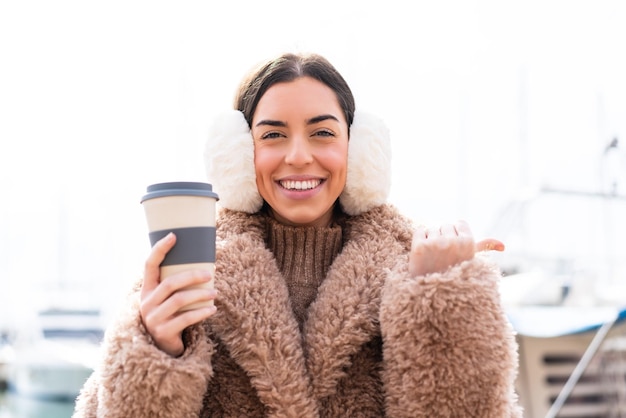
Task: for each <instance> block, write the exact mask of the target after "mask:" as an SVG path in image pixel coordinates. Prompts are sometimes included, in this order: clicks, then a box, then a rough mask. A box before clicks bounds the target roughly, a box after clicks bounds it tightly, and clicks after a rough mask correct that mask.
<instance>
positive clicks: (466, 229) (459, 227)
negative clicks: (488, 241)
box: [454, 219, 474, 237]
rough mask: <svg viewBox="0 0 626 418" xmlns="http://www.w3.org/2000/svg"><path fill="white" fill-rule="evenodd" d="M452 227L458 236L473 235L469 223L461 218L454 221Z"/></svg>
mask: <svg viewBox="0 0 626 418" xmlns="http://www.w3.org/2000/svg"><path fill="white" fill-rule="evenodd" d="M454 228H455V229H456V232H457V234H458V235H459V236H466V237H473V236H474V234H473V233H472V229H471V228H470V226H469V224H468V223H467V222H465V221H464V220H462V219H461V220H458V221H456V223H455V224H454Z"/></svg>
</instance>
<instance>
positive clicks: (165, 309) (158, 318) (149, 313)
mask: <svg viewBox="0 0 626 418" xmlns="http://www.w3.org/2000/svg"><path fill="white" fill-rule="evenodd" d="M203 285H206V283H203ZM155 293H156V292H154V293H152V294H150V295H149V296H148V298H147V299H146V300H144V301H143V302H142V306H141V308H142V311H145V312H146V317H145V318H144V319H145V322H146V325H147V326H148V327H149V329H150V327H155V328H156V327H159V326H160V325H161V324H163V323H165V322H168V321H171V319H172V318H173V317H175V316H176V315H177V314H179V313H180V312H181V311H182V310H183V308H184V307H186V306H188V305H191V304H201V305H202V306H206V305H207V302H211V301H214V300H215V298H216V296H217V291H216V290H215V289H213V288H210V287H206V286H202V287H198V286H196V287H191V288H186V289H183V290H179V291H177V292H175V293H171V294H170V296H169V297H168V298H166V299H165V300H163V301H162V302H158V301H155V300H154V299H156V295H155ZM148 307H152V308H151V309H148Z"/></svg>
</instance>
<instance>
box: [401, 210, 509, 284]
mask: <svg viewBox="0 0 626 418" xmlns="http://www.w3.org/2000/svg"><path fill="white" fill-rule="evenodd" d="M489 250H495V251H504V244H503V243H502V242H500V241H498V240H496V239H493V238H489V239H485V240H482V241H479V242H475V241H474V236H473V235H472V231H471V230H470V228H469V225H468V224H467V223H466V222H465V221H458V222H457V223H455V224H448V225H443V226H441V227H440V228H426V227H424V226H420V227H418V228H417V229H416V230H415V233H414V234H413V242H412V244H411V253H410V254H409V274H411V276H412V277H416V276H423V275H426V274H429V273H438V272H443V271H445V270H447V269H448V268H449V267H451V266H454V265H456V264H459V263H461V262H463V261H466V260H470V259H472V258H473V257H474V254H476V253H477V252H479V251H489Z"/></svg>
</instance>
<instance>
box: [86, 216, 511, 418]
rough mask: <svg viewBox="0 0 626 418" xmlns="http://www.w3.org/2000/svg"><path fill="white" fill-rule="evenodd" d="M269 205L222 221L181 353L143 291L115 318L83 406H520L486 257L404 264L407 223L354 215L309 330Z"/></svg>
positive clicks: (207, 411)
mask: <svg viewBox="0 0 626 418" xmlns="http://www.w3.org/2000/svg"><path fill="white" fill-rule="evenodd" d="M265 223H266V220H265V218H264V216H263V215H260V214H252V215H249V214H245V213H243V212H235V211H229V210H224V211H222V212H221V214H220V217H219V221H218V232H217V235H218V252H217V259H216V280H215V286H216V288H217V289H218V291H219V296H218V299H217V300H216V306H217V308H218V309H217V313H216V314H215V315H214V316H212V317H211V318H209V319H207V320H206V321H204V322H203V323H201V324H197V325H195V326H192V327H189V328H188V329H187V330H186V331H185V333H184V341H185V346H186V349H185V352H184V353H183V355H182V356H181V357H178V358H173V357H170V356H169V355H167V354H166V353H164V352H162V351H160V350H159V349H158V348H156V346H155V345H154V344H153V342H152V341H151V338H150V336H149V335H148V334H147V332H146V330H145V328H144V327H143V325H142V321H141V318H140V316H139V308H138V304H139V291H138V289H135V291H134V292H133V293H132V294H131V298H130V302H129V303H128V304H127V305H126V306H127V308H126V309H125V311H124V312H122V313H121V315H120V317H119V318H118V319H117V321H115V322H114V324H112V326H111V327H110V328H109V329H108V330H107V334H106V338H105V342H104V344H103V347H102V348H103V358H102V361H101V364H99V366H98V367H97V368H96V370H95V371H94V373H93V375H92V376H91V377H90V379H89V380H88V381H87V382H86V384H85V386H84V388H83V390H82V392H81V394H80V396H79V398H78V400H77V403H76V410H75V414H74V417H75V418H81V417H107V418H115V417H120V418H121V417H123V418H130V417H133V418H140V417H151V418H154V417H168V418H172V417H271V418H282V417H302V418H309V417H311V418H313V417H315V418H317V417H320V418H321V417H332V418H339V417H393V418H400V417H413V418H415V417H429V418H434V417H479V418H511V417H521V410H520V408H519V407H518V405H517V400H516V396H515V393H514V379H515V377H516V367H517V352H516V345H515V340H514V336H513V332H512V329H511V327H510V325H509V323H508V321H507V319H506V317H505V314H504V312H503V310H502V308H501V305H500V301H499V294H498V280H499V279H500V273H499V271H498V269H497V268H496V267H495V265H493V264H492V263H491V262H490V261H488V260H487V258H485V257H483V256H480V255H477V256H476V257H475V258H474V259H472V260H469V261H466V262H463V263H461V264H459V265H456V266H453V267H451V268H450V269H448V270H447V271H446V272H444V273H433V274H429V275H427V276H422V277H414V278H412V277H410V276H409V275H408V267H407V262H408V252H409V249H410V245H411V239H412V233H413V230H412V227H411V224H410V222H409V221H408V220H407V219H405V218H404V217H402V216H401V215H400V214H399V213H398V212H397V211H396V210H395V209H394V208H393V207H391V206H388V205H383V206H380V207H377V208H374V209H372V210H370V211H368V212H366V213H364V214H361V215H357V216H353V217H347V219H346V220H345V224H344V226H343V230H344V232H343V240H344V245H343V249H342V251H341V253H340V254H339V255H338V256H337V257H336V259H335V260H334V262H333V264H332V266H331V267H330V270H329V272H328V274H327V276H326V278H325V280H324V282H323V283H322V284H321V286H320V288H319V292H318V295H317V298H316V300H315V301H314V302H313V303H312V304H311V306H310V307H309V309H308V317H307V319H306V321H305V323H304V325H303V327H302V331H301V330H300V328H299V326H298V324H297V322H296V320H295V318H294V315H293V311H292V309H291V306H290V301H289V294H288V291H287V288H286V285H285V283H284V280H283V278H282V277H281V273H280V272H279V270H278V268H277V265H276V261H275V259H274V257H273V255H272V253H271V252H270V251H269V250H268V249H267V247H266V244H265V234H266V232H265V231H266V229H265V228H266V225H265Z"/></svg>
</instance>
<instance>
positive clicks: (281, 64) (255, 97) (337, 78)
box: [234, 53, 355, 127]
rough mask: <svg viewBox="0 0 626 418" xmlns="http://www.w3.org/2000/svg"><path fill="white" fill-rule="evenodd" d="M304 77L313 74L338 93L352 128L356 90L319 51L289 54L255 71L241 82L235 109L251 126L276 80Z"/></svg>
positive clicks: (291, 79)
mask: <svg viewBox="0 0 626 418" xmlns="http://www.w3.org/2000/svg"><path fill="white" fill-rule="evenodd" d="M300 77H311V78H314V79H316V80H318V81H320V82H322V83H324V84H325V85H327V86H328V87H330V88H331V89H332V90H333V91H334V92H335V94H336V95H337V100H338V101H339V106H340V107H341V109H342V110H343V113H344V116H345V117H346V121H347V122H348V127H350V126H351V125H352V121H353V120H354V108H355V104H354V96H353V95H352V90H350V87H349V86H348V83H346V80H344V78H343V77H342V76H341V74H340V73H339V71H337V70H336V69H335V67H334V66H333V65H332V64H331V63H330V62H329V61H328V60H327V59H326V58H324V57H322V56H321V55H317V54H307V55H297V54H292V53H287V54H283V55H281V56H279V57H277V58H275V59H272V60H270V61H268V62H266V63H264V64H262V65H261V66H260V67H258V68H257V69H255V70H253V71H252V72H251V73H250V74H249V75H248V76H247V77H246V78H244V80H243V81H242V83H241V84H240V85H239V89H238V90H237V93H236V95H235V103H234V106H235V109H237V110H239V111H241V112H242V113H243V115H244V117H245V119H246V121H247V122H248V126H251V125H252V117H253V116H254V112H255V110H256V107H257V104H258V103H259V100H260V99H261V97H262V96H263V95H264V94H265V92H266V91H267V90H268V89H269V88H270V87H271V86H273V85H274V84H276V83H281V82H289V81H293V80H296V79H297V78H300Z"/></svg>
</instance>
